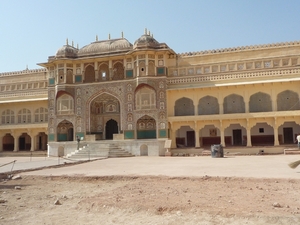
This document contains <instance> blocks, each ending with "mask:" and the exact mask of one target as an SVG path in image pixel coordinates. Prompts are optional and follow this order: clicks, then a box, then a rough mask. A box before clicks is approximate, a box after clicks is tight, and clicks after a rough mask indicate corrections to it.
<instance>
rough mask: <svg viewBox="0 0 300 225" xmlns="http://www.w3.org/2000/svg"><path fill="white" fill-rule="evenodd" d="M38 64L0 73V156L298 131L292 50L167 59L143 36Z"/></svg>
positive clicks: (164, 50) (234, 140) (298, 61)
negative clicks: (72, 145)
mask: <svg viewBox="0 0 300 225" xmlns="http://www.w3.org/2000/svg"><path fill="white" fill-rule="evenodd" d="M39 65H40V66H43V67H44V68H45V69H41V70H26V71H21V72H12V73H5V74H0V90H1V95H0V99H1V102H0V104H1V108H0V114H1V119H2V120H1V125H0V140H1V142H0V146H2V148H1V147H0V150H9V149H10V150H15V151H18V150H20V148H19V145H20V144H22V147H24V146H25V147H24V148H25V149H28V148H30V150H38V149H43V148H44V147H41V146H45V141H42V140H44V139H45V137H46V138H48V142H49V143H50V144H51V143H56V142H68V141H75V139H76V136H79V137H82V138H83V139H84V140H89V139H92V140H96V141H98V140H99V141H100V140H111V139H113V137H114V134H118V135H119V136H118V138H119V137H120V135H122V136H123V139H125V140H139V139H142V140H145V139H149V140H159V139H161V140H164V139H168V138H169V139H171V140H172V148H176V147H182V146H187V147H205V146H210V145H211V144H222V145H224V146H248V147H250V146H261V145H272V146H277V145H288V144H293V142H294V140H295V135H296V134H298V133H300V125H299V124H300V116H299V115H300V104H299V94H300V91H299V86H300V78H299V77H300V69H299V65H300V43H299V42H289V43H279V44H269V45H259V46H245V47H238V48H228V49H218V50H209V51H202V52H189V53H183V54H176V53H175V52H174V51H173V50H172V49H171V48H169V46H168V45H167V44H165V43H159V42H158V41H156V40H155V39H154V38H153V36H151V35H150V34H149V33H147V32H145V34H144V35H142V36H141V37H140V38H138V39H137V40H136V41H135V42H134V43H133V44H131V43H130V42H129V41H128V40H126V39H125V38H124V37H122V38H118V39H108V40H103V41H98V39H97V40H96V41H95V42H92V43H90V44H88V45H86V46H84V47H82V48H80V49H78V48H75V47H74V46H71V45H69V44H68V42H67V43H66V45H64V46H62V47H61V48H59V49H58V51H57V52H56V54H55V55H54V56H50V57H49V58H48V60H47V62H45V63H40V64H39ZM46 112H47V113H46ZM91 137H93V138H91ZM20 140H21V141H20ZM24 140H25V141H24ZM24 143H25V144H24ZM32 143H34V144H32ZM26 146H27V147H26ZM28 146H30V147H28ZM144 148H145V146H143V151H144V150H145V149H144ZM141 149H142V147H141ZM143 154H144V153H143Z"/></svg>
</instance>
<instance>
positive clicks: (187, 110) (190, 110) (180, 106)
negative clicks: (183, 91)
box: [174, 97, 195, 116]
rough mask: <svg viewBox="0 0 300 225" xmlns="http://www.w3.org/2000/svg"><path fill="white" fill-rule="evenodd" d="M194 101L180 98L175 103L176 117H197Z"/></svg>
mask: <svg viewBox="0 0 300 225" xmlns="http://www.w3.org/2000/svg"><path fill="white" fill-rule="evenodd" d="M194 108H195V107H194V103H193V100H192V99H190V98H186V97H183V98H180V99H178V100H176V102H175V107H174V111H175V116H193V115H195V109H194Z"/></svg>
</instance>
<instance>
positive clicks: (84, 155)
mask: <svg viewBox="0 0 300 225" xmlns="http://www.w3.org/2000/svg"><path fill="white" fill-rule="evenodd" d="M132 156H134V155H132V154H131V153H129V152H127V151H125V150H124V149H122V148H120V147H119V146H118V145H117V144H109V145H108V147H106V148H103V147H100V146H99V148H93V149H91V148H90V147H89V146H83V147H82V148H79V150H75V151H74V152H72V153H70V154H67V156H66V158H68V159H74V160H80V159H97V158H106V157H108V158H118V157H132Z"/></svg>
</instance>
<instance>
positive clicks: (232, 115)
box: [169, 90, 300, 147]
mask: <svg viewBox="0 0 300 225" xmlns="http://www.w3.org/2000/svg"><path fill="white" fill-rule="evenodd" d="M273 99H276V101H274V100H272V98H271V96H270V95H269V94H267V93H263V92H257V93H254V94H252V95H251V96H250V97H249V100H247V101H245V98H244V97H243V96H242V95H238V94H229V95H227V96H225V97H224V98H223V100H222V101H223V102H222V101H221V102H220V100H219V99H218V98H217V97H214V96H210V95H207V96H204V97H202V98H200V99H199V100H198V101H197V100H194V101H193V100H192V99H191V98H188V97H182V98H179V99H177V100H175V102H174V117H170V118H169V122H170V127H171V137H172V140H173V141H172V142H173V143H175V144H174V145H173V147H180V146H188V147H202V146H209V145H212V144H222V145H223V146H248V147H250V146H262V145H271V146H273V145H274V146H278V145H281V144H293V143H294V141H295V137H296V136H297V134H298V133H300V125H299V121H298V120H299V118H295V116H293V114H294V113H293V111H296V110H299V109H300V102H299V96H298V94H297V93H296V92H294V91H291V90H284V91H282V92H280V93H278V94H277V95H276V96H275V98H273ZM195 102H197V103H198V105H197V106H194V103H195ZM245 102H248V103H245ZM274 111H277V112H276V116H274V114H273V113H274ZM283 111H284V112H283ZM287 111H288V112H287Z"/></svg>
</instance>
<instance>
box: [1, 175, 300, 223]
mask: <svg viewBox="0 0 300 225" xmlns="http://www.w3.org/2000/svg"><path fill="white" fill-rule="evenodd" d="M299 190H300V182H299V181H298V180H292V179H276V180H275V179H248V178H219V177H208V176H204V177H201V178H190V177H186V178H182V177H181V178H169V177H126V176H111V177H82V176H81V175H78V176H72V177H37V176H36V177H35V176H25V177H23V178H22V179H19V180H8V181H2V182H1V185H0V207H1V208H0V209H1V210H0V224H59V223H65V224H299V222H300V192H299ZM57 200H58V201H57ZM55 203H56V204H55Z"/></svg>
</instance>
